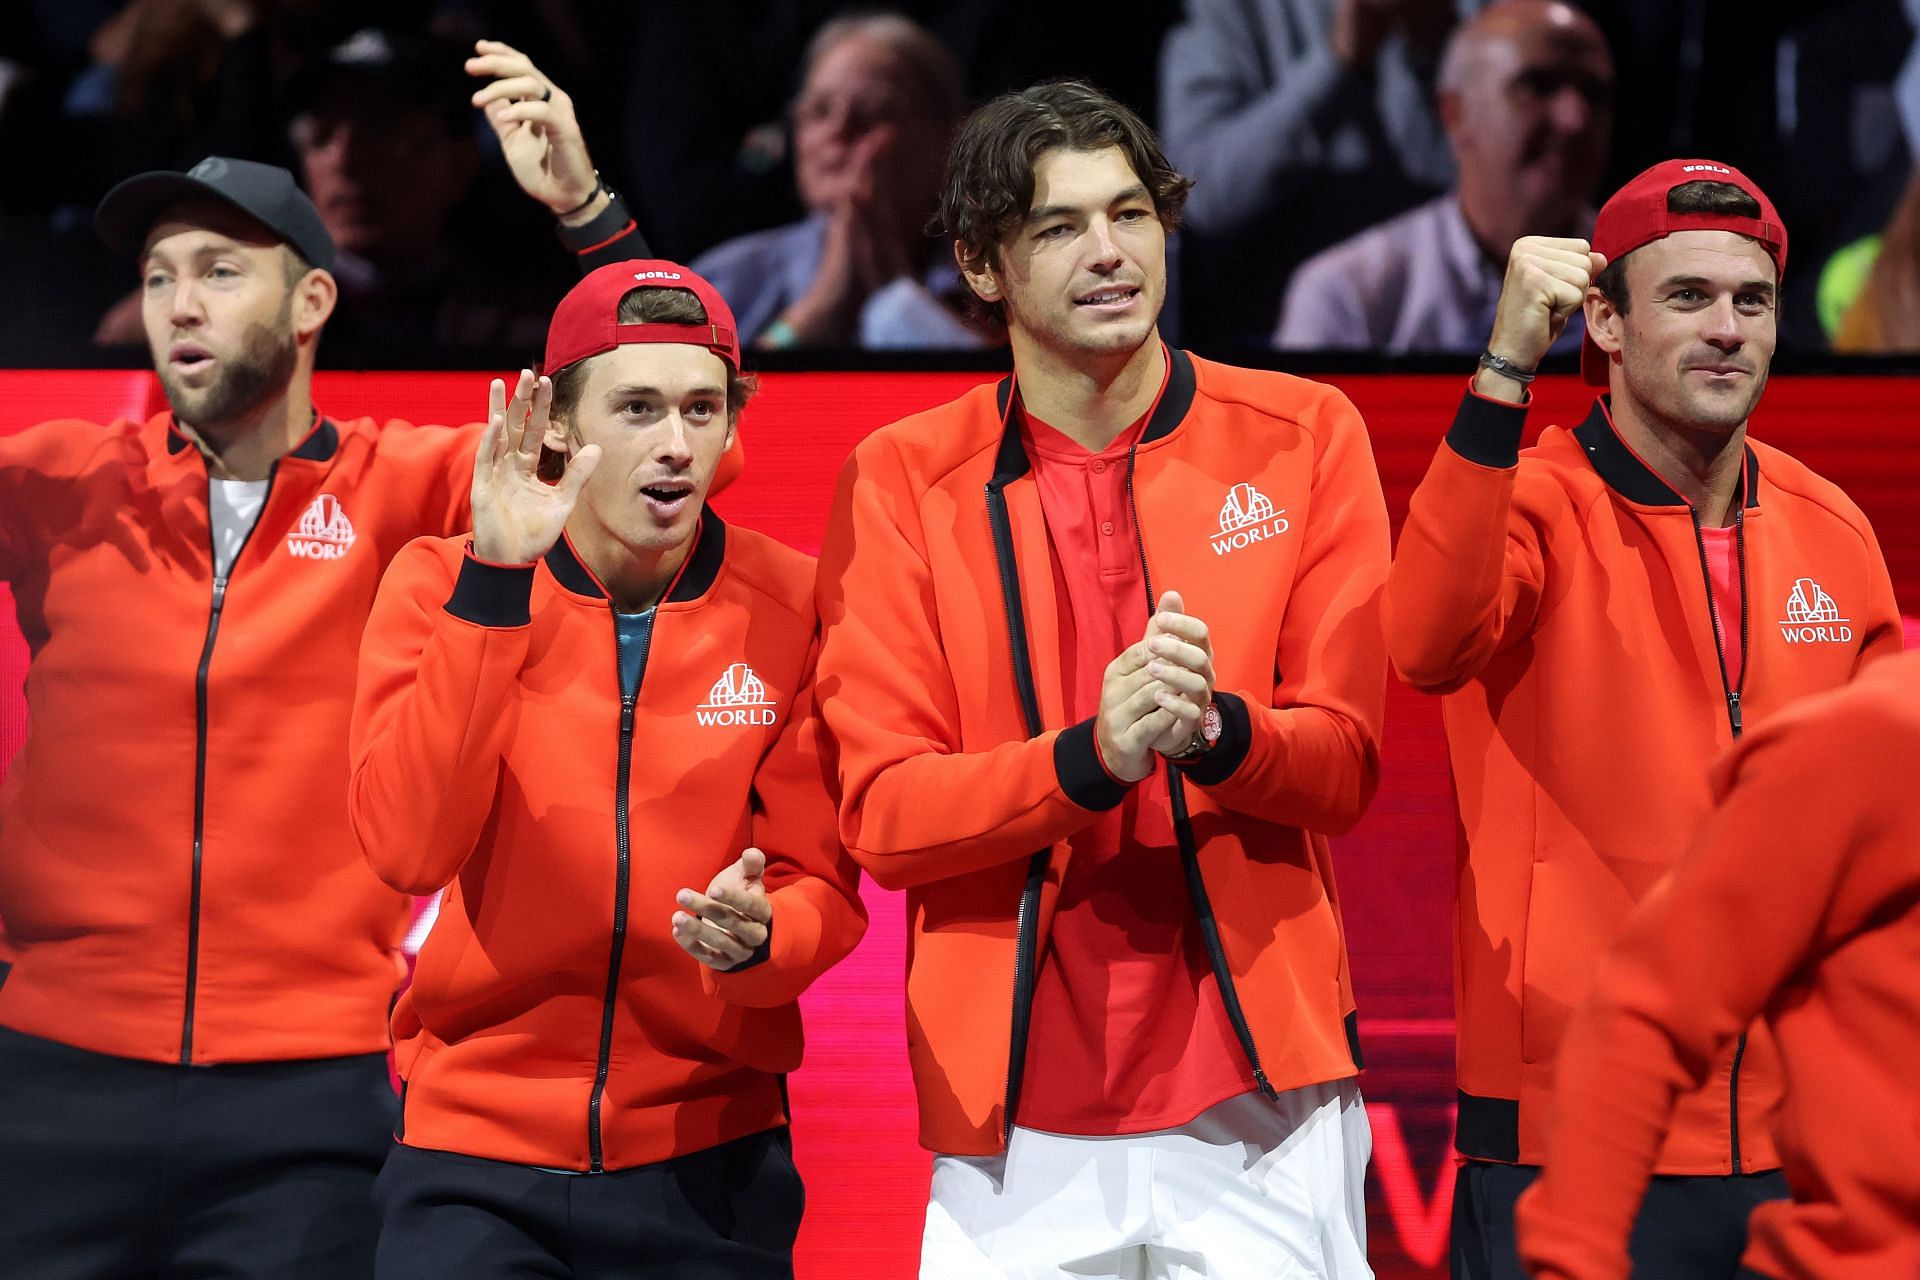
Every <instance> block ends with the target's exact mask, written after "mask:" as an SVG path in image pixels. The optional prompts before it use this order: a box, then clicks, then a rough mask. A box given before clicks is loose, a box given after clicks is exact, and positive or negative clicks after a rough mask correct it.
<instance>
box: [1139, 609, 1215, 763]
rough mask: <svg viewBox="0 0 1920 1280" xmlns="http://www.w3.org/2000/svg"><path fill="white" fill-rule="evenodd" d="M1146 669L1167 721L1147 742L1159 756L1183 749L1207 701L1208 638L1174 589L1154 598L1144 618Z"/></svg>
mask: <svg viewBox="0 0 1920 1280" xmlns="http://www.w3.org/2000/svg"><path fill="white" fill-rule="evenodd" d="M1145 644H1146V647H1147V653H1148V659H1147V665H1146V672H1147V674H1148V675H1150V676H1152V677H1153V678H1154V679H1155V680H1156V681H1158V682H1159V685H1160V688H1159V690H1158V691H1157V692H1156V693H1155V695H1154V697H1155V701H1156V702H1157V703H1158V704H1159V706H1160V707H1161V708H1162V709H1163V710H1165V711H1167V712H1168V713H1170V714H1171V715H1172V717H1173V724H1172V725H1170V726H1169V727H1168V729H1167V731H1166V732H1165V733H1163V734H1161V735H1160V736H1159V737H1157V738H1155V739H1154V740H1153V742H1152V743H1150V744H1149V745H1150V746H1151V747H1152V748H1153V750H1155V751H1158V752H1159V753H1161V754H1162V755H1169V756H1177V755H1182V754H1184V753H1185V752H1186V750H1187V748H1188V747H1189V746H1191V745H1192V743H1193V736H1194V734H1196V733H1198V732H1199V730H1200V721H1201V718H1202V717H1203V716H1205V715H1206V713H1207V707H1208V705H1209V704H1211V703H1212V702H1213V681H1214V674H1213V639H1212V636H1211V634H1210V633H1209V631H1208V630H1207V624H1206V623H1205V622H1202V621H1201V620H1200V619H1199V618H1196V617H1194V616H1193V615H1192V614H1190V613H1188V612H1187V611H1186V602H1185V601H1183V600H1182V599H1181V598H1180V593H1179V592H1178V591H1169V592H1166V593H1165V594H1163V595H1162V596H1161V597H1160V603H1159V606H1158V607H1157V608H1156V609H1155V610H1154V614H1153V617H1151V618H1149V619H1148V620H1147V635H1146V640H1145Z"/></svg>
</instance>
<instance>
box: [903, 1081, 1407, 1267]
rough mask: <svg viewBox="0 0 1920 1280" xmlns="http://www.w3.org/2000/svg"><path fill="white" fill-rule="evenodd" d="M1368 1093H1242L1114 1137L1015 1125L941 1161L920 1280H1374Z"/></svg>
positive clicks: (1321, 1087)
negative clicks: (994, 1143)
mask: <svg viewBox="0 0 1920 1280" xmlns="http://www.w3.org/2000/svg"><path fill="white" fill-rule="evenodd" d="M1372 1153H1373V1133H1372V1130H1371V1129H1369V1128H1368V1126H1367V1113H1366V1109H1365V1107H1364V1106H1363V1105H1362V1104H1361V1101H1360V1090H1359V1086H1358V1083H1357V1082H1356V1081H1354V1080H1350V1079H1349V1080H1336V1081H1333V1082H1331V1083H1328V1084H1318V1085H1308V1086H1306V1087H1305V1088H1301V1089H1294V1090H1291V1091H1289V1092H1287V1093H1283V1094H1281V1095H1280V1097H1279V1098H1278V1099H1269V1098H1266V1097H1263V1096H1262V1095H1260V1094H1258V1093H1248V1094H1243V1095H1241V1096H1240V1097H1237V1098H1231V1099H1229V1100H1227V1101H1226V1102H1223V1103H1221V1104H1220V1105H1218V1106H1216V1107H1211V1108H1209V1109H1208V1110H1206V1111H1205V1112H1202V1113H1201V1114H1200V1115H1199V1116H1198V1117H1197V1118H1195V1119H1194V1120H1193V1121H1192V1122H1191V1123H1189V1124H1183V1125H1181V1126H1180V1127H1179V1128H1176V1129H1158V1130H1155V1131H1154V1132H1152V1133H1138V1134H1127V1135H1125V1136H1122V1137H1114V1138H1075V1137H1067V1136H1065V1135H1062V1134H1054V1133H1043V1132H1040V1131H1038V1130H1034V1129H1022V1128H1020V1127H1019V1126H1017V1125H1016V1126H1015V1127H1014V1130H1013V1139H1012V1141H1011V1142H1010V1143H1009V1144H1008V1146H1007V1151H1006V1153H1005V1154H1004V1155H998V1156H935V1157H934V1160H933V1193H932V1200H931V1202H930V1203H929V1204H928V1205H927V1230H926V1235H925V1236H924V1237H923V1239H922V1242H921V1246H920V1280H999V1278H1000V1277H1009V1278H1013V1280H1041V1278H1042V1277H1069V1276H1070V1277H1105V1278H1107V1280H1163V1278H1164V1280H1175V1278H1178V1280H1187V1278H1189V1277H1200V1276H1205V1277H1209V1280H1293V1278H1294V1277H1313V1278H1315V1280H1371V1278H1372V1276H1373V1270H1372V1268H1370V1267H1369V1266H1368V1265H1367V1219H1366V1191H1365V1179H1366V1170H1367V1159H1368V1157H1369V1156H1371V1155H1372Z"/></svg>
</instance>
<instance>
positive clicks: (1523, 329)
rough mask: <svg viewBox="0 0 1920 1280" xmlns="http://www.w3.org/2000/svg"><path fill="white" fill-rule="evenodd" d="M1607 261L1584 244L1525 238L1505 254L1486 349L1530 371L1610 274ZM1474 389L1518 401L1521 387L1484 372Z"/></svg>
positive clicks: (1514, 243)
mask: <svg viewBox="0 0 1920 1280" xmlns="http://www.w3.org/2000/svg"><path fill="white" fill-rule="evenodd" d="M1606 265H1607V260H1606V258H1605V257H1603V256H1602V255H1600V254H1597V253H1595V252H1593V246H1592V245H1590V244H1588V243H1587V242H1586V241H1585V240H1578V239H1571V238H1564V237H1555V236H1522V237H1520V238H1519V239H1518V240H1515V241H1514V242H1513V251H1512V252H1511V253H1509V254H1508V255H1507V277H1506V280H1505V281H1504V282H1503V283H1502V284H1501V286H1500V305H1499V306H1498V308H1496V309H1495V311H1494V315H1493V336H1492V337H1491V338H1489V339H1488V340H1487V350H1489V351H1491V352H1492V353H1493V354H1494V355H1497V356H1502V357H1504V358H1506V359H1508V360H1511V361H1512V362H1513V363H1514V364H1516V365H1519V366H1520V367H1521V368H1522V369H1532V368H1535V367H1536V366H1538V365H1539V363H1540V358H1541V357H1542V356H1544V355H1546V354H1547V348H1549V347H1551V346H1552V345H1553V344H1554V342H1555V341H1556V340H1557V339H1558V338H1559V337H1560V335H1561V333H1563V332H1564V331H1565V330H1566V327H1567V321H1568V320H1569V319H1570V318H1571V317H1572V315H1573V313H1574V312H1575V311H1576V310H1577V309H1578V308H1579V307H1580V305H1581V304H1582V303H1583V302H1585V301H1586V297H1587V286H1588V285H1590V284H1592V283H1593V278H1594V277H1595V276H1597V275H1599V274H1600V272H1601V271H1603V270H1605V269H1606ZM1474 385H1475V386H1476V387H1477V388H1478V389H1479V390H1481V391H1482V392H1484V393H1486V394H1488V395H1497V396H1499V397H1500V398H1501V399H1507V400H1514V401H1518V400H1519V399H1520V398H1521V395H1520V392H1521V388H1520V384H1519V383H1517V382H1515V381H1514V380H1513V379H1511V378H1506V377H1502V376H1501V375H1499V374H1497V373H1494V372H1492V371H1491V370H1487V369H1482V370H1481V371H1480V373H1479V374H1478V376H1476V378H1475V379H1474Z"/></svg>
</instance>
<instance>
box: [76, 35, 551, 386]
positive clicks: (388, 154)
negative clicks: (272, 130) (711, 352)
mask: <svg viewBox="0 0 1920 1280" xmlns="http://www.w3.org/2000/svg"><path fill="white" fill-rule="evenodd" d="M463 61H464V53H463V51H462V50H460V49H458V48H456V47H453V46H450V45H446V44H444V43H442V42H440V41H436V40H431V39H428V38H426V37H422V36H415V35H408V34H402V33H398V32H393V31H387V30H382V29H378V28H368V29H364V30H361V31H359V32H356V33H355V34H354V35H353V36H352V37H350V38H349V39H347V40H346V41H344V42H343V43H341V44H339V45H336V46H335V47H333V48H332V49H330V50H328V51H327V52H326V53H324V54H322V55H321V56H320V57H319V58H318V59H317V60H315V61H314V62H312V63H311V64H309V65H308V66H306V67H304V68H302V69H301V70H300V71H299V72H298V73H297V74H296V75H295V76H294V77H293V80H292V82H291V84H290V86H289V88H288V90H287V93H286V95H285V96H286V100H287V104H288V106H289V108H290V110H291V114H292V121H291V124H290V125H289V126H288V129H287V132H288V134H289V135H290V137H291V141H292V143H293V149H294V153H295V156H296V159H297V165H296V166H295V168H296V172H297V173H298V174H299V175H300V182H301V185H302V186H303V187H304V188H305V190H306V191H307V193H308V195H309V196H310V197H311V198H312V200H313V203H314V205H315V207H316V208H318V209H319V211H320V220H321V221H322V222H324V223H325V224H326V227H327V231H328V233H329V234H330V235H331V236H332V237H333V239H334V243H335V244H336V245H337V246H338V248H339V255H338V261H337V263H336V265H335V267H334V277H335V279H336V280H338V282H339V285H340V299H341V305H340V308H339V314H338V317H337V320H336V322H335V323H333V324H330V325H329V326H328V328H327V349H328V352H329V362H330V363H332V364H334V365H336V366H348V367H350V366H353V365H356V364H374V365H381V364H391V363H392V362H394V361H395V360H396V359H398V360H420V361H437V360H441V359H446V358H449V357H452V358H454V359H456V360H457V359H458V358H459V356H460V353H462V352H467V353H471V355H472V356H473V357H477V358H493V357H497V356H499V355H501V354H504V353H507V352H514V351H520V352H525V351H534V350H538V349H539V347H540V344H541V343H542V342H543V341H544V339H545V332H546V317H547V315H548V314H549V313H551V311H552V309H553V303H554V299H555V298H556V297H557V296H558V295H560V294H561V293H563V292H565V289H566V282H567V279H568V278H569V272H568V270H567V264H566V262H565V260H564V259H563V258H561V257H560V256H559V255H558V254H554V255H550V256H545V257H542V256H536V255H529V254H525V253H511V254H502V253H500V252H499V251H498V246H499V244H500V243H502V242H505V241H509V240H514V239H519V238H522V237H523V235H524V232H525V231H526V230H531V228H520V227H517V226H511V225H510V226H509V227H502V226H501V225H499V224H498V222H497V220H496V219H494V218H493V214H494V213H495V211H494V210H492V209H489V208H485V207H484V205H483V201H482V199H481V197H480V193H479V192H478V191H477V190H476V182H477V179H478V177H479V174H480V157H479V151H478V148H477V145H476V131H477V129H478V128H479V127H480V126H481V119H480V117H479V115H478V114H477V113H476V112H475V111H474V110H473V108H472V107H471V106H470V105H469V103H468V101H467V99H468V93H469V91H468V89H467V82H466V76H465V73H464V71H463ZM516 216H519V211H518V210H515V211H513V212H512V213H511V214H509V218H512V217H516ZM139 315H140V312H139V297H138V295H137V293H136V294H135V295H134V296H132V297H130V298H128V299H126V300H125V301H123V302H122V303H121V304H120V305H118V306H116V307H115V308H114V309H113V310H112V311H110V312H109V313H108V314H107V316H106V318H105V319H104V320H102V321H101V324H100V328H99V330H98V332H97V334H96V336H95V340H96V341H97V342H100V343H103V344H107V345H119V344H127V343H133V342H139V341H144V338H143V336H142V330H141V328H140V322H139Z"/></svg>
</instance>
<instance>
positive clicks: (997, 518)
mask: <svg viewBox="0 0 1920 1280" xmlns="http://www.w3.org/2000/svg"><path fill="white" fill-rule="evenodd" d="M987 523H988V526H989V527H990V528H991V529H992V531H993V558H994V565H995V568H996V570H997V571H998V573H999V577H1000V598H1001V601H1002V603H1003V604H1004V605H1005V609H1006V622H1007V646H1008V648H1009V650H1010V651H1011V653H1012V657H1013V682H1014V686H1015V687H1016V689H1018V691H1019V694H1020V711H1021V715H1022V717H1023V718H1024V720H1025V722H1026V726H1027V736H1028V737H1030V738H1037V737H1039V736H1040V734H1041V732H1042V728H1041V719H1040V700H1039V697H1038V696H1037V694H1036V693H1035V692H1034V685H1033V665H1032V658H1031V655H1029V654H1028V652H1027V645H1026V634H1025V628H1024V627H1022V626H1021V625H1020V616H1021V615H1020V574H1019V569H1018V568H1017V566H1016V564H1015V561H1014V556H1013V524H1012V522H1011V520H1010V519H1009V518H1008V515H1007V498H1006V494H1005V493H1004V492H1003V491H1002V490H1001V488H1000V487H999V486H998V485H995V484H992V483H989V484H988V485H987ZM1051 855H1052V851H1051V850H1050V849H1041V850H1039V851H1037V852H1035V853H1034V854H1033V856H1032V857H1030V858H1029V859H1027V880H1026V884H1025V885H1024V886H1023V887H1022V888H1021V890H1020V902H1019V906H1018V907H1017V908H1016V911H1015V914H1014V948H1013V1005H1012V1010H1013V1012H1012V1019H1013V1023H1012V1028H1011V1032H1010V1034H1009V1036H1008V1038H1007V1088H1006V1094H1005V1096H1004V1100H1003V1105H1002V1107H1001V1123H1000V1138H1001V1141H1003V1142H1005V1141H1008V1140H1010V1139H1011V1138H1012V1136H1013V1114H1014V1111H1015V1109H1016V1108H1017V1107H1018V1106H1019V1105H1020V1083H1021V1076H1022V1075H1023V1074H1024V1073H1025V1071H1026V1063H1027V1033H1028V1029H1029V1024H1030V1023H1031V1021H1032V1018H1033V979H1034V965H1035V956H1034V953H1035V951H1036V950H1037V949H1038V947H1039V931H1040V923H1039V916H1040V886H1041V885H1042V884H1043V883H1045V881H1046V876H1047V863H1048V862H1049V861H1050V860H1051Z"/></svg>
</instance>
